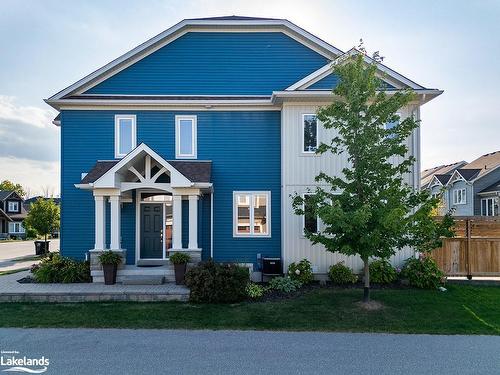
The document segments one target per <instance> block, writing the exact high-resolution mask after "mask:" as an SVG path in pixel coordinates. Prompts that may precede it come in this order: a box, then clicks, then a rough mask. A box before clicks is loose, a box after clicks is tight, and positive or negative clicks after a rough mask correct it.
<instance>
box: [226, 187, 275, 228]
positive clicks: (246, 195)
mask: <svg viewBox="0 0 500 375" xmlns="http://www.w3.org/2000/svg"><path fill="white" fill-rule="evenodd" d="M233 196H234V199H233V216H234V230H233V235H234V236H235V237H270V233H271V228H270V227H271V219H270V218H271V211H270V207H271V192H269V191H262V192H246V191H242V192H239V191H235V192H234V193H233Z"/></svg>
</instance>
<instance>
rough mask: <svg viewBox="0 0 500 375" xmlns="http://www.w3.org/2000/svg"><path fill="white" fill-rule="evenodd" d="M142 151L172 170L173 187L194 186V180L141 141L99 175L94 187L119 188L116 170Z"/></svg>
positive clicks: (171, 184) (171, 180) (171, 182)
mask: <svg viewBox="0 0 500 375" xmlns="http://www.w3.org/2000/svg"><path fill="white" fill-rule="evenodd" d="M141 152H145V153H146V154H147V155H149V156H151V157H152V158H153V159H154V160H156V161H157V162H158V163H159V164H161V166H162V167H164V168H165V169H167V170H168V171H169V172H170V186H172V187H192V186H193V185H194V183H193V182H191V181H190V180H188V179H187V178H186V177H185V176H184V175H183V174H182V173H180V172H179V171H178V170H177V169H175V168H174V167H173V166H172V165H171V164H169V163H168V162H167V161H166V160H165V159H163V158H162V157H161V156H160V155H158V154H157V153H156V152H154V151H153V150H152V149H151V148H150V147H149V146H147V145H146V144H144V143H141V144H140V145H139V146H137V147H136V148H135V149H133V150H132V151H130V152H129V153H128V154H127V155H126V156H125V157H123V159H121V160H120V161H119V162H118V163H116V165H114V166H113V167H112V168H111V169H109V170H108V171H107V172H106V173H104V174H103V175H102V176H101V177H99V178H98V179H97V180H96V181H95V182H94V183H93V185H92V186H93V188H107V189H113V188H118V187H119V184H120V183H121V182H120V181H117V180H116V172H118V171H119V170H120V169H122V168H123V167H125V166H126V165H127V164H128V163H130V162H131V161H132V160H134V159H135V158H136V157H137V156H138V155H139V154H140V153H141Z"/></svg>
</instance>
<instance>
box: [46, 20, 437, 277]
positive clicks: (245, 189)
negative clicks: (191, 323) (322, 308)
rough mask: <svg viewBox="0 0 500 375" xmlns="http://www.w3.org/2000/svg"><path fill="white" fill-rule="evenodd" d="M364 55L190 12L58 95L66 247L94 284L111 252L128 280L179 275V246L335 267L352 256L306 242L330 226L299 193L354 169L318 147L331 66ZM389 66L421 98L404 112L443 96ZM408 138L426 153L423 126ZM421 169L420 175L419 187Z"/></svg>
mask: <svg viewBox="0 0 500 375" xmlns="http://www.w3.org/2000/svg"><path fill="white" fill-rule="evenodd" d="M353 53H358V52H357V51H355V50H351V51H348V52H343V51H341V50H339V49H338V48H335V47H334V46H332V45H331V44H329V43H327V42H325V41H324V40H322V39H320V38H318V37H316V36H314V35H312V34H310V33H309V32H307V31H305V30H304V29H302V28H300V27H298V26H297V25H295V24H293V23H291V22H289V21H287V20H283V19H268V18H251V17H237V16H231V17H215V18H201V19H188V20H184V21H182V22H180V23H178V24H176V25H174V26H172V27H171V28H169V29H167V30H166V31H164V32H162V33H161V34H159V35H157V36H155V37H153V38H152V39H150V40H148V41H146V42H144V43H143V44H141V45H139V46H138V47H136V48H134V49H133V50H131V51H130V52H128V53H126V54H124V55H123V56H120V57H118V58H117V59H115V60H113V61H112V62H110V63H109V64H107V65H105V66H103V67H102V68H100V69H98V70H96V71H95V72H93V73H91V74H89V75H88V76H86V77H84V78H82V79H81V80H79V81H78V82H76V83H74V84H72V85H71V86H69V87H67V88H65V89H64V90H62V91H60V92H58V93H57V94H55V95H53V96H52V97H50V98H49V99H47V100H46V102H47V103H48V104H49V105H51V106H52V107H53V108H55V109H57V110H58V111H59V112H60V114H59V116H58V117H57V118H56V119H55V121H54V123H55V124H56V125H57V126H60V127H61V143H62V147H61V198H62V204H61V220H62V225H61V252H62V254H63V255H65V256H70V257H73V258H75V259H84V258H85V257H90V260H91V267H92V275H93V277H94V281H100V280H102V271H101V270H100V268H99V266H98V264H97V262H96V255H97V254H99V253H100V252H102V251H103V250H105V249H111V250H113V251H116V252H120V253H122V254H123V256H124V259H125V264H124V265H123V266H122V267H121V268H120V269H119V272H118V279H120V278H123V277H126V276H127V275H132V274H137V273H139V272H164V274H165V275H167V276H168V275H169V273H168V272H170V271H169V270H168V267H167V266H165V265H166V264H168V258H169V256H170V254H172V253H173V252H178V251H182V252H188V253H189V254H191V256H192V257H193V259H195V260H198V259H208V258H213V259H215V260H216V261H220V262H238V263H241V264H245V265H247V266H248V267H249V268H250V269H252V270H253V271H254V276H257V274H258V267H257V265H258V262H259V258H260V257H262V256H272V257H281V258H282V259H283V261H284V266H285V267H286V266H287V265H288V264H289V263H290V262H293V261H296V260H300V259H302V258H304V257H307V258H308V259H310V260H311V262H312V264H313V270H314V272H315V273H317V274H318V275H321V274H326V272H327V268H328V266H329V265H331V264H332V263H334V262H336V261H340V260H344V258H343V257H342V256H341V255H338V254H326V252H325V251H324V250H322V249H321V248H319V247H318V245H315V246H312V245H311V244H310V242H309V241H308V240H307V239H305V238H304V236H303V233H304V227H307V228H309V229H311V228H312V229H314V228H318V226H321V223H320V222H317V221H314V220H313V221H311V220H304V219H303V218H300V217H298V216H296V215H294V214H293V211H292V207H291V199H290V194H291V193H293V192H299V193H301V194H306V192H307V190H308V188H312V187H314V186H316V185H317V183H316V182H315V180H314V177H315V176H316V175H317V174H318V173H319V172H320V171H325V172H329V173H340V171H341V170H342V168H343V167H344V166H346V165H347V164H346V163H347V161H346V159H345V158H344V157H338V158H333V157H332V156H329V155H321V156H318V155H316V154H315V150H316V147H317V146H318V145H319V143H320V142H321V141H322V140H327V139H331V138H329V137H331V135H332V133H331V131H329V130H326V129H324V128H323V127H322V126H321V124H320V122H319V121H318V120H317V119H316V115H315V114H316V111H317V109H318V108H319V107H320V106H322V105H325V104H327V103H329V102H331V101H332V100H333V97H332V94H331V90H332V88H333V87H334V86H335V85H336V84H337V81H338V80H337V77H335V76H334V75H332V73H331V64H332V63H333V62H334V61H340V60H337V59H340V58H342V57H343V56H346V54H353ZM365 59H366V62H367V63H370V62H371V59H370V58H369V57H365ZM378 67H379V75H380V77H381V79H383V81H384V82H385V85H384V88H383V89H384V90H386V91H387V92H388V93H389V94H391V93H394V92H396V91H397V90H401V89H408V88H409V89H412V90H414V91H415V93H416V97H415V100H414V101H413V102H412V103H411V104H410V105H408V106H407V107H404V108H401V111H400V116H401V117H402V118H404V117H406V116H415V117H416V118H417V119H419V118H420V110H419V108H420V106H421V105H422V104H424V103H426V102H428V101H429V100H431V99H433V98H435V97H436V96H438V95H440V94H441V93H442V91H440V90H437V89H429V88H426V87H424V86H421V85H419V84H417V83H415V82H413V81H412V80H410V79H408V78H406V77H405V76H403V75H401V74H399V73H397V72H395V71H394V70H392V69H390V68H388V67H387V66H385V65H383V64H378ZM407 142H408V147H409V149H410V152H411V153H412V154H413V155H414V156H416V157H417V159H419V154H418V152H419V142H420V136H419V132H418V131H415V133H414V134H413V135H412V136H411V137H410V138H409V139H408V141H407ZM395 162H397V161H396V160H395ZM419 167H420V166H419V163H418V162H417V163H416V165H415V167H414V170H413V171H412V173H410V174H409V175H408V183H409V184H410V185H411V186H414V187H415V188H418V187H419ZM409 255H411V250H407V251H402V252H401V253H400V254H398V255H397V256H396V257H395V258H394V259H393V261H394V262H395V263H398V262H401V261H402V260H403V259H405V258H407V257H408V256H409ZM345 260H346V261H347V263H348V264H349V265H350V266H351V267H353V268H355V269H356V268H360V267H361V262H360V261H359V259H356V258H354V257H351V258H348V259H345ZM155 265H157V266H159V267H151V266H155ZM142 266H145V267H142Z"/></svg>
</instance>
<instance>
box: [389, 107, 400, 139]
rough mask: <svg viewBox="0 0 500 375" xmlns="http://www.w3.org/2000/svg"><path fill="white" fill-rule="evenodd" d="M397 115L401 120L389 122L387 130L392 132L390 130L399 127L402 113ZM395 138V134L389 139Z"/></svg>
mask: <svg viewBox="0 0 500 375" xmlns="http://www.w3.org/2000/svg"><path fill="white" fill-rule="evenodd" d="M396 115H398V116H399V119H398V120H396V121H391V122H388V123H387V124H385V130H390V129H392V128H394V127H395V126H397V125H399V121H400V120H401V113H396ZM395 136H396V135H395V134H391V135H389V137H388V138H394V137H395Z"/></svg>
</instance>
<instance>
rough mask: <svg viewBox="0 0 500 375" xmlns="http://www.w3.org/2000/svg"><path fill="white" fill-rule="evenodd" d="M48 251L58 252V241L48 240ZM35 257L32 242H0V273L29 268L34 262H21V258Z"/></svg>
mask: <svg viewBox="0 0 500 375" xmlns="http://www.w3.org/2000/svg"><path fill="white" fill-rule="evenodd" d="M50 250H51V251H56V250H59V239H53V240H50ZM34 255H35V244H34V241H12V242H1V241H0V271H8V270H13V269H19V268H25V267H29V266H30V265H32V264H33V263H35V262H34V261H23V259H22V258H23V257H33V256H34Z"/></svg>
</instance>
